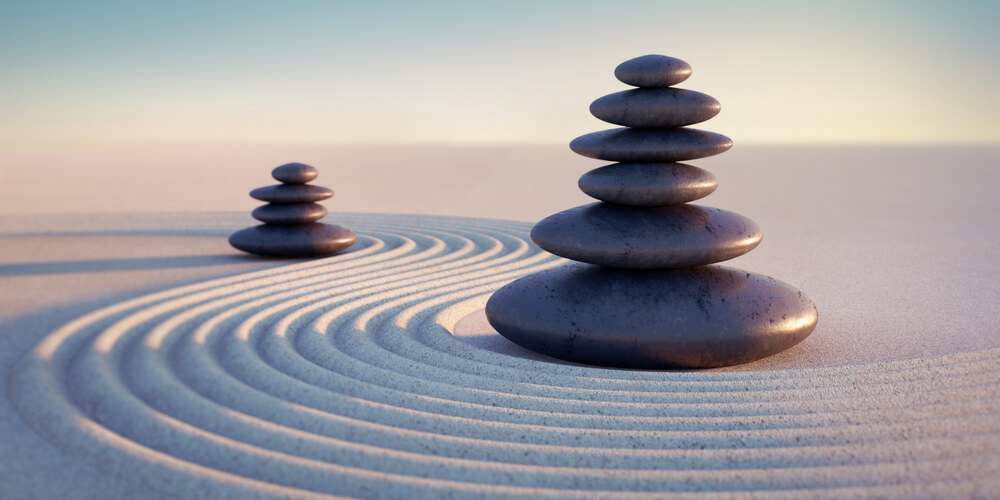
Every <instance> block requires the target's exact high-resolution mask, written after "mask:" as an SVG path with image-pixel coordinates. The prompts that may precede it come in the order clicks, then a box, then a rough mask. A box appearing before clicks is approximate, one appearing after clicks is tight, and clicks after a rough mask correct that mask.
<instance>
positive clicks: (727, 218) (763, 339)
mask: <svg viewBox="0 0 1000 500" xmlns="http://www.w3.org/2000/svg"><path fill="white" fill-rule="evenodd" d="M690 74H691V66H689V65H688V64H687V63H686V62H684V61H681V60H680V59H676V58H672V57H667V56H662V55H647V56H642V57H638V58H635V59H631V60H629V61H626V62H624V63H622V64H621V65H619V66H618V67H617V68H616V69H615V76H616V77H618V79H619V80H621V81H622V82H624V83H626V84H629V85H633V86H635V87H638V88H636V89H632V90H625V91H622V92H617V93H614V94H610V95H607V96H604V97H601V98H600V99H597V100H596V101H594V102H593V104H591V106H590V111H591V113H592V114H593V115H594V116H596V117H597V118H599V119H601V120H604V121H606V122H610V123H613V124H616V125H622V126H624V128H615V129H610V130H604V131H600V132H594V133H591V134H586V135H583V136H581V137H578V138H576V139H575V140H574V141H573V142H572V143H571V144H570V148H571V149H572V150H573V151H575V152H577V153H579V154H581V155H583V156H587V157H590V158H597V159H601V160H609V161H615V162H618V163H613V164H611V165H607V166H603V167H600V168H597V169H595V170H592V171H590V172H587V173H586V174H584V175H583V176H582V177H581V178H580V181H579V187H580V189H581V190H582V191H583V192H584V193H586V194H588V195H590V196H592V197H594V198H596V199H598V200H601V202H598V203H592V204H589V205H583V206H580V207H576V208H573V209H570V210H566V211H564V212H560V213H558V214H555V215H552V216H549V217H548V218H546V219H544V220H542V221H541V222H539V223H538V224H537V225H535V227H534V229H533V230H532V231H531V238H532V239H533V240H534V241H535V243H536V244H538V246H539V247H541V248H542V249H544V250H546V251H548V252H551V253H554V254H556V255H559V256H562V257H565V258H567V259H571V260H574V261H578V262H582V263H584V264H568V265H565V266H561V267H558V268H554V269H550V270H546V271H542V272H540V273H536V274H533V275H529V276H526V277H524V278H521V279H520V280H517V281H515V282H513V283H511V284H509V285H507V286H505V287H503V288H501V289H500V290H498V291H497V292H496V293H495V294H494V295H493V296H492V297H491V298H490V300H489V302H488V303H487V306H486V314H487V318H488V319H489V321H490V323H491V324H492V325H493V327H494V328H496V330H497V331H498V332H500V334H501V335H503V336H505V337H507V338H508V339H510V340H512V341H514V342H516V343H517V344H520V345H521V346H523V347H526V348H528V349H532V350H534V351H536V352H539V353H542V354H546V355H549V356H553V357H557V358H561V359H565V360H569V361H576V362H581V363H588V364H598V365H607V366H616V367H630V368H707V367H716V366H726V365H733V364H738V363H744V362H748V361H753V360H756V359H759V358H762V357H765V356H769V355H771V354H775V353H777V352H780V351H782V350H785V349H787V348H789V347H791V346H793V345H795V344H797V343H798V342H800V341H801V340H802V339H804V338H805V337H806V336H808V335H809V333H810V332H812V330H813V328H814V327H815V325H816V321H817V318H818V314H817V311H816V306H815V305H814V304H813V303H812V302H811V301H810V300H809V299H808V298H807V297H805V296H804V295H803V294H802V293H801V292H799V291H798V290H796V289H795V288H792V287H791V286H789V285H786V284H784V283H781V282H778V281H776V280H774V279H772V278H770V277H767V276H761V275H756V274H753V273H747V272H744V271H740V270H737V269H730V268H725V267H721V266H713V265H710V264H714V263H717V262H721V261H724V260H728V259H732V258H734V257H737V256H739V255H742V254H744V253H746V252H749V251H750V250H752V249H753V248H754V247H756V246H757V245H758V244H759V243H760V241H761V237H762V235H761V231H760V229H759V228H758V227H757V225H756V224H755V223H754V222H753V221H751V220H750V219H747V218H746V217H743V216H741V215H739V214H736V213H733V212H729V211H725V210H720V209H717V208H711V207H705V206H699V205H693V204H688V202H690V201H694V200H697V199H699V198H703V197H705V196H707V195H709V194H711V193H712V192H713V191H714V190H715V188H716V186H717V183H716V180H715V177H714V176H712V174H710V173H709V172H707V171H705V170H702V169H700V168H697V167H694V166H691V165H687V164H684V163H677V162H679V161H683V160H692V159H696V158H703V157H706V156H712V155H715V154H719V153H722V152H725V151H726V150H728V149H729V148H730V147H732V141H731V140H730V139H729V138H727V137H725V136H723V135H720V134H716V133H712V132H706V131H703V130H697V129H692V128H686V126H687V125H692V124H695V123H699V122H702V121H705V120H708V119H709V118H712V117H713V116H715V115H716V114H718V113H719V110H720V105H719V102H718V101H716V100H715V99H713V98H712V97H710V96H708V95H705V94H702V93H700V92H695V91H691V90H684V89H678V88H673V86H674V85H676V84H678V83H680V82H682V81H684V80H686V79H687V78H688V76H690Z"/></svg>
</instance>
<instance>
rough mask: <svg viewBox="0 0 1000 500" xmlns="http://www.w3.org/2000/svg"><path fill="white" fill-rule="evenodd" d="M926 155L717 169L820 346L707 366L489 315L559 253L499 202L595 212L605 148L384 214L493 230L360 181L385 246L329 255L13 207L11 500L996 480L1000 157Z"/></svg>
mask: <svg viewBox="0 0 1000 500" xmlns="http://www.w3.org/2000/svg"><path fill="white" fill-rule="evenodd" d="M917 153H920V154H917ZM917 153H915V152H912V151H894V150H877V151H874V152H871V151H870V150H867V149H865V148H862V149H859V150H832V152H831V150H824V151H820V152H816V151H812V152H810V151H809V150H803V149H793V150H788V151H781V150H758V151H756V152H753V154H749V153H748V154H747V155H745V156H744V157H743V158H744V160H747V161H748V162H749V163H750V164H752V168H750V167H744V166H741V165H740V164H738V162H730V163H725V162H723V161H722V160H721V158H724V157H725V155H724V157H720V159H719V160H715V163H713V164H712V165H704V162H693V163H695V164H698V165H702V166H705V167H706V168H709V169H710V170H712V171H713V172H714V173H715V174H716V175H717V176H718V177H719V179H720V183H721V187H720V189H719V191H718V192H717V193H716V194H714V195H712V196H711V197H709V198H707V199H705V200H703V203H704V204H706V205H711V206H718V207H721V208H726V209H730V210H734V211H737V212H740V213H743V214H745V215H747V216H749V217H751V218H753V219H754V220H756V221H757V222H758V224H759V225H760V226H761V227H762V228H763V230H764V235H765V238H764V242H763V243H762V244H761V246H760V247H758V249H757V250H755V251H754V252H751V253H750V254H748V255H746V256H743V257H740V258H738V259H735V260H733V261H730V262H728V263H727V264H726V265H731V266H734V267H740V268H745V269H747V270H751V271H754V272H759V273H764V274H769V275H772V276H774V277H776V278H778V279H780V280H783V281H786V282H788V283H791V284H793V285H795V286H797V287H799V288H800V289H801V290H803V291H804V292H806V293H807V294H809V295H810V296H811V297H812V298H813V300H814V301H815V302H816V303H817V305H818V306H819V309H820V322H819V326H818V327H817V329H816V331H815V332H814V333H813V334H812V336H810V337H809V338H808V339H807V340H806V341H804V342H803V343H802V344H800V345H798V346H796V347H795V348H793V349H791V350H789V351H786V352H785V353H782V354H779V355H777V356H774V357H771V358H768V359H765V360H761V361H759V362H756V363H751V364H747V365H742V366H737V367H732V368H727V369H720V370H713V371H703V372H649V371H628V370H605V369H596V368H590V367H582V366H578V365H572V364H566V363H559V362H554V361H553V360H548V359H545V358H543V357H540V356H536V355H533V354H532V353H529V352H526V351H524V350H523V349H520V348H519V347H517V346H515V345H512V344H510V343H509V342H507V341H506V340H505V339H503V338H502V337H499V336H498V335H496V334H495V332H493V331H492V330H491V329H490V328H489V326H488V325H487V324H486V323H485V320H484V318H483V316H482V312H481V311H482V304H483V303H484V302H485V299H486V297H488V296H489V293H490V292H491V291H492V290H494V289H496V288H498V287H499V286H501V285H502V284H503V283H505V282H507V281H509V280H510V279H513V278H515V277H517V276H519V275H522V274H524V273H527V272H531V271H532V270H536V269H541V268H544V267H546V266H549V265H558V263H559V259H557V258H554V257H551V256H548V255H547V254H544V253H540V252H539V251H538V250H537V248H535V247H533V246H532V245H530V244H529V243H528V239H527V236H526V235H527V231H528V230H529V229H530V226H531V223H530V222H504V221H500V220H496V219H520V220H522V221H533V220H536V219H538V218H540V217H542V216H544V215H546V214H547V213H550V212H552V211H555V210H558V209H560V208H568V207H569V206H572V205H574V204H578V203H584V202H586V198H584V197H583V195H580V194H579V193H574V192H573V189H574V187H573V183H574V181H575V178H576V176H578V175H579V173H582V171H585V170H586V169H587V168H588V167H592V166H597V165H599V164H600V163H597V162H587V161H586V160H580V159H575V160H574V162H575V163H574V164H571V163H570V162H566V163H560V162H561V161H562V160H559V161H557V162H555V164H554V166H553V169H552V171H551V172H548V173H546V174H544V175H543V177H544V183H535V182H526V181H527V179H526V178H523V176H524V175H527V174H526V171H527V170H528V169H527V168H526V167H523V166H520V167H516V168H514V169H513V170H514V171H515V173H516V174H517V175H512V176H505V175H501V174H500V173H498V172H497V170H496V169H498V168H501V167H502V165H501V166H497V165H494V166H493V167H491V168H490V169H489V172H488V173H487V174H484V176H485V178H488V179H495V180H496V182H492V183H485V184H489V185H488V186H484V185H483V184H480V183H475V182H474V180H473V179H472V178H470V179H469V180H467V181H463V182H468V183H469V184H470V186H471V187H469V188H468V189H467V190H466V191H472V192H476V193H479V194H478V195H477V196H475V197H470V198H466V197H462V196H457V197H451V199H449V194H448V193H449V192H451V191H455V189H454V187H453V188H452V190H451V191H449V190H448V189H444V188H441V182H446V181H447V172H448V171H450V169H452V168H457V167H455V165H454V164H451V163H447V162H446V163H445V164H444V166H437V167H435V166H428V165H427V162H426V160H425V161H424V163H420V164H418V165H417V166H415V167H414V168H416V169H418V173H421V172H422V173H423V174H426V175H428V176H430V177H431V179H430V180H431V181H433V180H434V178H433V177H434V176H435V175H436V176H438V178H437V180H438V181H440V182H439V183H434V182H430V183H429V184H428V185H429V186H430V187H429V188H428V189H427V190H424V191H421V190H420V189H418V188H419V185H418V184H415V183H412V182H410V183H408V184H407V185H406V186H398V185H397V186H396V187H395V188H394V189H395V191H393V193H392V195H391V196H388V195H383V197H382V198H381V200H383V202H382V203H381V205H380V206H379V207H378V208H379V210H377V211H381V212H397V213H414V212H416V213H440V214H451V215H460V214H466V215H470V216H475V217H479V219H462V218H442V217H431V216H414V215H365V214H356V213H342V212H338V211H337V210H338V209H343V210H348V209H350V210H375V208H374V207H373V205H374V204H375V201H373V200H372V199H365V201H364V202H363V203H348V202H346V201H344V202H343V203H341V202H340V200H341V198H346V196H343V197H341V196H338V197H337V198H334V200H333V201H332V202H331V203H330V204H328V206H329V207H330V208H331V209H332V210H333V213H332V214H331V215H330V216H329V217H328V219H329V220H330V221H333V222H338V223H345V224H347V225H349V226H351V227H354V228H355V229H356V230H357V231H358V233H359V235H361V237H362V238H361V241H360V243H359V245H358V246H357V247H356V248H354V249H352V251H351V252H350V253H348V254H345V255H343V256H339V257H336V258H332V259H322V260H314V261H288V260H284V261H283V260H267V259H260V258H255V257H250V256H245V255H241V254H238V253H237V252H235V251H233V250H232V249H230V248H229V246H228V245H227V243H226V240H225V238H226V236H227V235H228V234H229V233H231V232H232V231H234V230H236V229H238V228H240V227H243V226H245V225H248V224H251V223H252V220H251V219H250V217H249V215H248V214H247V213H237V212H228V213H227V212H201V213H182V214H179V213H170V214H155V213H144V214H132V215H124V214H122V213H115V210H113V209H114V208H116V206H109V207H107V208H108V209H107V210H100V211H103V212H106V213H103V214H97V215H68V214H62V215H59V214H53V215H31V216H28V215H26V214H25V213H24V211H23V210H22V209H21V208H20V206H19V205H17V204H11V205H7V204H5V205H4V206H3V207H2V208H4V209H6V210H5V211H6V212H7V213H8V215H4V216H0V241H2V242H3V244H2V245H0V374H2V376H3V380H4V381H5V388H6V391H5V392H4V394H3V397H2V398H0V457H2V460H0V497H2V498H8V497H9V498H22V497H35V498H65V497H73V498H130V497H135V496H138V495H146V496H156V497H170V496H177V497H181V498H195V497H205V498H210V497H211V498H218V497H225V496H233V497H246V496H261V497H283V496H300V495H306V494H343V495H349V496H377V495H389V496H400V497H409V496H414V495H420V496H427V497H432V496H433V497H439V496H442V495H456V496H474V495H479V494H486V495H492V496H517V495H522V494H526V493H532V494H540V495H554V496H569V495H576V494H581V495H589V494H594V493H595V492H596V493H599V494H601V495H607V496H612V495H614V494H616V493H615V492H625V493H624V494H625V495H626V496H631V493H629V492H647V493H655V492H662V491H672V492H680V493H683V492H697V491H702V492H706V491H708V492H713V496H716V494H720V493H729V494H740V493H741V492H743V493H745V492H749V491H755V492H758V493H765V494H770V495H774V496H784V495H787V496H791V497H800V496H806V495H809V494H815V495H820V496H823V495H830V494H833V495H839V496H853V495H888V496H909V495H925V496H926V495H932V496H951V495H959V496H975V495H979V496H988V495H990V494H995V492H996V491H1000V490H998V488H1000V484H998V480H997V479H996V478H998V477H1000V419H997V418H996V417H995V415H996V412H997V410H1000V403H997V401H1000V371H998V370H997V368H996V366H997V361H998V358H1000V319H998V317H1000V316H998V314H997V313H998V312H1000V311H998V309H1000V306H998V305H997V304H998V303H1000V266H997V262H1000V216H998V215H997V214H998V213H1000V201H998V198H997V197H995V196H994V195H993V191H994V189H993V186H995V185H996V183H997V181H1000V169H998V168H997V165H996V163H997V161H996V160H997V153H996V150H990V149H979V150H971V151H970V150H951V151H948V150H930V151H923V152H917ZM521 154H522V155H523V158H528V157H530V156H531V155H529V154H527V153H521ZM552 154H553V155H554V156H553V157H557V156H558V155H556V154H555V153H552ZM463 161H468V162H470V163H471V164H475V163H476V162H475V155H474V154H472V155H471V157H468V158H464V159H463ZM469 168H474V167H469ZM534 168H542V166H538V165H535V166H534ZM420 169H423V170H420ZM442 170H443V171H444V173H442ZM264 172H265V173H266V169H264ZM351 176H354V177H351ZM209 177H211V176H210V175H209ZM256 177H258V178H259V177H263V176H260V175H258V176H256ZM346 178H348V179H350V178H355V179H361V178H363V175H362V174H359V173H356V172H354V173H351V174H350V175H349V176H347V177H346ZM323 180H324V178H323V177H321V179H320V181H321V182H319V183H320V184H327V185H330V186H331V187H334V188H335V189H337V187H338V186H337V183H336V182H332V181H331V182H328V183H324V182H322V181H323ZM266 182H267V181H266V179H259V182H257V183H256V184H264V183H266ZM539 184H543V185H542V186H539ZM519 186H520V187H523V191H524V192H525V193H527V194H526V195H517V193H518V192H519V189H521V188H520V187H519ZM552 186H554V187H552ZM559 186H562V187H559ZM567 186H568V188H569V189H565V188H566V187H567ZM248 187H252V185H251V186H248ZM351 187H352V189H363V188H364V183H363V182H360V181H358V182H357V183H356V184H354V185H352V186H351ZM4 189H5V190H6V189H9V184H7V185H6V187H5V188H4ZM30 189H33V188H29V190H30ZM165 189H169V188H165ZM197 189H201V187H198V188H197ZM216 189H218V187H216ZM229 189H230V188H226V190H229ZM241 189H242V188H241ZM547 190H548V191H551V192H550V193H549V195H548V196H544V192H545V191H547ZM428 192H430V195H428ZM497 192H503V193H506V194H505V196H508V197H510V196H517V199H515V200H504V199H503V197H500V196H497ZM230 194H231V193H229V194H227V196H229V195H230ZM157 196H159V194H154V195H152V196H151V203H150V205H151V207H152V208H156V207H157V206H159V205H157V201H156V200H157ZM522 196H523V197H522ZM456 200H457V201H456ZM376 201H377V200H376ZM241 203H244V204H245V205H247V206H246V209H247V212H249V209H250V208H252V207H253V206H254V204H253V202H252V201H250V200H247V201H244V202H241ZM338 203H340V204H339V205H338ZM408 207H412V209H409V208H408ZM239 208H242V207H239ZM118 211H119V212H121V210H118ZM483 218H489V219H483Z"/></svg>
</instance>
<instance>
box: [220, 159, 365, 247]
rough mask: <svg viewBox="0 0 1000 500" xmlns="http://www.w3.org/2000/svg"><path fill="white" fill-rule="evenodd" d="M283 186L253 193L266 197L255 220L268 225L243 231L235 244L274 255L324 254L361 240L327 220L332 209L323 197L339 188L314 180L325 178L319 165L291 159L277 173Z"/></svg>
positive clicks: (234, 237)
mask: <svg viewBox="0 0 1000 500" xmlns="http://www.w3.org/2000/svg"><path fill="white" fill-rule="evenodd" d="M271 176H272V177H274V178H275V179H276V180H278V181H279V182H281V184H277V185H272V186H265V187H261V188H257V189H254V190H253V191H251V192H250V196H251V197H252V198H255V199H258V200H261V201H266V202H268V203H267V205H263V206H260V207H257V208H256V209H255V210H254V211H253V214H252V215H253V218H254V219H257V220H259V221H261V222H263V224H261V225H258V226H253V227H248V228H246V229H241V230H240V231H237V232H235V233H233V234H232V236H230V237H229V244H230V245H232V246H233V247H235V248H237V249H239V250H243V251H244V252H248V253H252V254H257V255H265V256H269V257H321V256H324V255H332V254H335V253H337V252H339V251H341V250H344V249H345V248H348V247H350V246H351V245H353V244H354V242H355V241H356V240H357V237H356V236H355V235H354V232H352V231H351V230H350V229H347V228H346V227H342V226H335V225H331V224H323V223H321V222H319V220H320V219H322V218H323V217H325V216H326V208H324V207H323V205H320V204H319V203H317V202H319V201H323V200H326V199H328V198H330V197H332V196H333V191H332V190H330V189H328V188H325V187H322V186H313V185H311V184H309V183H310V182H312V181H313V180H314V179H316V177H318V176H319V171H318V170H316V168H314V167H312V166H310V165H306V164H304V163H286V164H284V165H281V166H279V167H277V168H275V169H274V170H273V171H271Z"/></svg>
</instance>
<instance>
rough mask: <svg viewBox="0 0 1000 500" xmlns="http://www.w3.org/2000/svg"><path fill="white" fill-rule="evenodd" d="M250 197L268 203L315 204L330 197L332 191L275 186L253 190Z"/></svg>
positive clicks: (327, 189) (284, 185)
mask: <svg viewBox="0 0 1000 500" xmlns="http://www.w3.org/2000/svg"><path fill="white" fill-rule="evenodd" d="M250 196H251V197H252V198H256V199H258V200H260V201H266V202H268V203H315V202H317V201H322V200H325V199H327V198H330V197H332V196H333V190H331V189H329V188H325V187H322V186H311V185H306V184H302V185H296V184H275V185H273V186H264V187H260V188H257V189H254V190H253V191H250Z"/></svg>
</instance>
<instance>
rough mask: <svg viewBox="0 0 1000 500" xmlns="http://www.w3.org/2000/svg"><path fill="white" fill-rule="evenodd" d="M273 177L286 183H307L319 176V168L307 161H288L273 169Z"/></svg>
mask: <svg viewBox="0 0 1000 500" xmlns="http://www.w3.org/2000/svg"><path fill="white" fill-rule="evenodd" d="M271 177H274V178H275V179H277V180H278V181H279V182H284V183H285V184H305V183H307V182H311V181H312V180H314V179H315V178H316V177H319V170H316V167H313V166H312V165H306V164H305V163H286V164H284V165H281V166H279V167H276V168H275V169H274V170H272V171H271Z"/></svg>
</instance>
